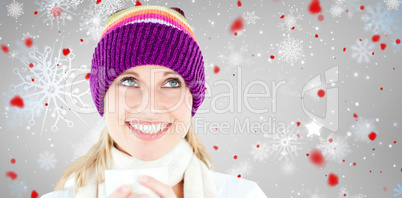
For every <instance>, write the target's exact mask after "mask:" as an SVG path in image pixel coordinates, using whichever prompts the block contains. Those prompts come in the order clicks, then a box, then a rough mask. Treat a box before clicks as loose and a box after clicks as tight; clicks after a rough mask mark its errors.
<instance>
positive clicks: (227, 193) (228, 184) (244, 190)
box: [40, 170, 267, 198]
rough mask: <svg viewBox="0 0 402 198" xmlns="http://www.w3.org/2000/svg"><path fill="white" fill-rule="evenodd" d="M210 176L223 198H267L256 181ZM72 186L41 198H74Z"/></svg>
mask: <svg viewBox="0 0 402 198" xmlns="http://www.w3.org/2000/svg"><path fill="white" fill-rule="evenodd" d="M210 174H211V177H212V179H213V180H214V183H215V186H216V188H217V190H218V193H219V196H220V197H221V198H229V197H230V198H236V197H239V198H240V197H241V198H267V196H266V195H265V194H264V192H263V191H262V190H261V188H260V187H259V186H258V184H257V183H255V182H254V181H250V180H246V179H242V178H237V177H235V176H232V175H228V174H224V173H220V172H215V171H213V170H210ZM72 184H73V183H72V179H70V180H68V181H67V182H66V185H65V190H59V191H53V192H49V193H47V194H45V195H42V196H41V197H40V198H73V197H75V195H74V186H73V185H72ZM87 198H91V197H87Z"/></svg>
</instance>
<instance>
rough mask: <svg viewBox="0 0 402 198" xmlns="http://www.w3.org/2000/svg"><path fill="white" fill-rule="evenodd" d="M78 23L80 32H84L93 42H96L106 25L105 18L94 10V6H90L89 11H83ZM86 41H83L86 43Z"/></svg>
mask: <svg viewBox="0 0 402 198" xmlns="http://www.w3.org/2000/svg"><path fill="white" fill-rule="evenodd" d="M80 19H81V22H80V29H79V30H80V31H85V32H86V35H87V36H89V38H90V39H91V40H93V41H96V42H98V41H99V39H100V37H101V34H102V31H103V28H104V26H105V23H106V17H105V16H104V14H102V12H100V11H99V10H98V9H96V5H95V4H92V3H91V4H90V6H89V9H84V12H83V13H82V15H81V17H80ZM86 40H87V39H85V41H86Z"/></svg>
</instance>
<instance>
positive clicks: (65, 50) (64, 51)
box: [63, 48, 70, 56]
mask: <svg viewBox="0 0 402 198" xmlns="http://www.w3.org/2000/svg"><path fill="white" fill-rule="evenodd" d="M63 54H64V56H67V55H68V54H70V49H68V48H64V49H63Z"/></svg>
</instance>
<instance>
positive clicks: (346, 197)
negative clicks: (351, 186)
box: [338, 186, 364, 198]
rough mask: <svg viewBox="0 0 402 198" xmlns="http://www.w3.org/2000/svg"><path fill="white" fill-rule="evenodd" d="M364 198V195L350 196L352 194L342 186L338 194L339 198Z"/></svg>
mask: <svg viewBox="0 0 402 198" xmlns="http://www.w3.org/2000/svg"><path fill="white" fill-rule="evenodd" d="M363 197H364V195H362V194H357V195H350V193H349V192H348V190H347V189H346V188H345V187H344V186H342V187H341V188H340V189H339V193H338V198H363Z"/></svg>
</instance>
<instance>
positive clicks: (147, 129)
mask: <svg viewBox="0 0 402 198" xmlns="http://www.w3.org/2000/svg"><path fill="white" fill-rule="evenodd" d="M131 126H132V127H133V128H135V129H137V130H140V131H143V132H144V133H150V134H152V133H157V132H159V131H161V130H163V129H165V128H166V127H167V125H165V124H162V123H159V124H157V125H155V124H152V125H142V124H135V125H131Z"/></svg>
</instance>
